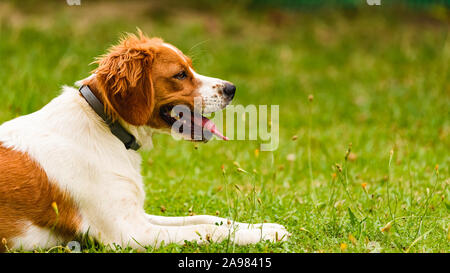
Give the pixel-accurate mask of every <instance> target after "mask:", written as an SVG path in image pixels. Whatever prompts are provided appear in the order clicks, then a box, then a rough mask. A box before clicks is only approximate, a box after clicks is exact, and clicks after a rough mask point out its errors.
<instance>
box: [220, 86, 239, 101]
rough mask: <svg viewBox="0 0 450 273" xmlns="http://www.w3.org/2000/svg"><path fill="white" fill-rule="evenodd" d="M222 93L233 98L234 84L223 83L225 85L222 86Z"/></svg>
mask: <svg viewBox="0 0 450 273" xmlns="http://www.w3.org/2000/svg"><path fill="white" fill-rule="evenodd" d="M223 93H225V95H226V96H227V97H229V98H230V99H232V98H234V93H236V86H234V84H231V83H225V86H224V88H223Z"/></svg>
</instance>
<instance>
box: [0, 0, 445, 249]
mask: <svg viewBox="0 0 450 273" xmlns="http://www.w3.org/2000/svg"><path fill="white" fill-rule="evenodd" d="M153 2H154V3H153ZM153 2H150V3H147V2H127V3H120V2H110V3H105V2H89V3H88V1H84V0H82V2H81V6H68V5H66V4H65V3H64V1H62V3H60V4H57V3H56V2H51V3H47V4H44V3H43V2H42V1H39V2H36V1H34V2H33V1H31V2H30V3H28V4H25V5H21V4H20V2H19V1H16V2H2V3H0V61H1V63H0V64H1V65H0V83H1V85H0V123H2V122H4V121H7V120H9V119H12V118H14V117H16V116H19V115H24V114H27V113H30V112H33V111H36V110H38V109H40V108H41V107H42V106H44V105H45V104H46V103H48V102H49V101H50V100H51V99H52V98H53V97H55V96H56V95H58V94H59V92H60V90H61V86H62V85H73V83H74V82H75V81H77V80H79V79H82V78H85V77H86V76H87V75H88V74H89V72H90V71H91V70H93V69H94V68H95V66H94V65H89V63H91V62H92V61H93V60H94V57H96V56H98V55H101V54H103V53H104V52H105V50H106V49H107V48H108V47H109V46H110V45H111V44H113V43H115V42H117V40H118V38H119V37H120V35H121V34H122V33H124V32H135V31H136V27H139V28H140V29H142V30H143V31H144V32H145V33H147V34H149V35H152V36H160V37H162V38H164V39H165V40H166V41H168V42H170V43H172V44H174V45H176V46H177V47H179V48H180V49H181V50H183V51H184V52H186V53H187V55H190V56H191V57H192V58H193V60H194V67H195V68H196V70H197V71H198V72H199V73H201V74H205V75H210V76H214V77H218V78H222V79H227V80H229V81H231V82H233V83H235V85H236V86H237V94H236V97H235V100H234V104H242V105H249V104H254V105H279V109H280V112H279V128H280V129H279V136H280V142H279V147H278V149H277V150H275V151H273V152H266V151H260V150H259V149H260V144H261V143H262V142H263V141H262V140H259V141H228V142H224V141H219V140H213V141H211V142H209V143H207V144H195V143H191V142H185V141H175V140H173V139H172V138H171V137H170V136H168V135H157V136H155V138H154V140H153V141H154V149H153V150H151V151H143V152H142V156H143V164H142V174H143V176H144V183H145V189H146V192H147V198H146V203H145V209H146V211H147V212H148V213H151V214H158V215H165V216H175V215H176V216H188V215H193V214H195V215H200V214H210V215H216V214H217V215H219V216H221V217H230V218H232V219H236V220H238V221H241V222H262V221H267V222H276V223H279V224H282V225H285V226H286V227H287V229H288V230H289V231H290V232H291V233H292V237H291V238H290V239H289V240H288V241H286V242H280V243H269V242H260V243H258V244H256V245H250V246H235V245H233V244H232V243H229V242H223V243H211V244H203V245H197V244H195V243H190V242H187V243H186V244H185V245H183V246H179V245H174V244H169V245H165V246H162V247H160V248H157V249H154V248H152V247H148V251H149V252H446V253H448V252H449V250H450V217H449V210H450V200H449V198H450V191H449V187H448V186H449V184H450V169H449V165H450V73H449V63H450V39H449V38H448V30H449V25H450V23H449V22H450V12H449V10H446V9H445V8H443V7H439V6H434V7H433V6H432V7H429V8H427V9H421V10H410V9H406V8H395V9H394V8H390V7H383V6H381V7H370V6H365V7H360V8H356V9H355V8H348V9H331V8H323V9H318V10H316V9H314V8H310V9H307V10H302V9H293V8H289V7H288V8H276V9H275V8H271V9H269V8H264V7H252V8H249V7H248V6H244V5H243V4H241V5H234V4H226V3H222V2H221V3H218V4H215V5H206V6H200V5H196V4H186V3H184V4H181V3H178V4H176V5H168V4H163V3H162V2H164V1H160V2H161V3H159V4H158V3H157V2H156V1H153ZM172 2H173V1H172ZM105 164H107V163H105ZM242 170H243V171H242ZM85 239H86V240H84V242H83V244H82V248H83V251H85V252H129V251H133V250H131V249H118V248H114V247H113V246H102V245H99V244H97V243H93V242H92V241H91V240H89V238H85ZM37 251H51V252H58V251H63V249H61V248H54V249H51V250H42V249H41V250H37Z"/></svg>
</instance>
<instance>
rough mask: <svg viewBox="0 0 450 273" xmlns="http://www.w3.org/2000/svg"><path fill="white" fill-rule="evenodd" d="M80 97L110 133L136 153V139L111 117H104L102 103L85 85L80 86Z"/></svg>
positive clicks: (137, 146)
mask: <svg viewBox="0 0 450 273" xmlns="http://www.w3.org/2000/svg"><path fill="white" fill-rule="evenodd" d="M79 91H80V93H81V95H82V96H83V97H84V99H85V100H86V101H87V102H88V104H89V105H90V106H91V108H92V109H93V110H94V111H95V113H97V115H99V116H100V117H101V118H102V119H103V120H104V121H105V123H106V124H107V125H108V127H109V129H110V130H111V133H112V134H113V135H115V136H116V137H117V138H118V139H119V140H120V141H122V142H123V144H124V145H125V147H126V148H127V150H128V149H132V150H135V151H137V150H138V149H139V148H140V147H141V146H140V145H139V144H138V143H137V141H136V138H135V137H134V136H133V135H132V134H130V133H129V132H128V131H127V130H125V128H123V126H122V125H121V124H120V123H119V122H118V121H113V120H112V119H111V117H109V116H108V115H106V113H105V111H104V106H103V103H102V102H101V101H100V100H99V99H98V98H97V97H96V96H95V95H94V93H92V91H91V89H89V87H88V86H87V85H82V86H81V87H80V89H79Z"/></svg>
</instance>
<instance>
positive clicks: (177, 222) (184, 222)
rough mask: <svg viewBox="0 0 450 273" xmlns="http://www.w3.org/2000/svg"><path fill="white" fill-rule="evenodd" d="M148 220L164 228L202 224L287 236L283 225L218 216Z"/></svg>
mask: <svg viewBox="0 0 450 273" xmlns="http://www.w3.org/2000/svg"><path fill="white" fill-rule="evenodd" d="M147 218H148V220H149V221H150V223H152V224H154V225H162V226H189V225H201V224H211V225H220V226H222V225H224V226H228V227H236V228H237V229H261V228H263V229H265V228H272V229H279V230H280V232H279V233H280V234H286V228H285V227H284V226H282V225H279V224H275V223H258V224H250V223H240V222H234V221H232V220H230V219H226V218H221V217H217V216H211V215H195V216H180V217H166V216H158V215H149V214H147Z"/></svg>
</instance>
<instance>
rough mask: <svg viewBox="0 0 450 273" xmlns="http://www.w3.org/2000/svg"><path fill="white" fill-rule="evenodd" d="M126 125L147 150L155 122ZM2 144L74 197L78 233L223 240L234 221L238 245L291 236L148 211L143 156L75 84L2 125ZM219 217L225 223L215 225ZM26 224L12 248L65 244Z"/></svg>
mask: <svg viewBox="0 0 450 273" xmlns="http://www.w3.org/2000/svg"><path fill="white" fill-rule="evenodd" d="M124 125H125V126H126V128H127V129H128V130H130V132H131V133H133V134H134V135H135V136H136V138H137V140H138V141H139V142H140V143H141V144H142V145H143V148H144V149H150V148H151V146H152V145H151V135H152V133H153V132H154V131H153V130H152V129H151V128H149V127H139V128H137V127H133V126H130V125H127V124H124ZM0 142H2V143H3V145H4V146H5V147H10V148H13V149H15V150H18V151H21V152H24V153H27V154H28V155H29V156H30V157H31V158H33V159H34V160H36V162H38V163H39V164H40V165H41V167H42V168H43V170H44V171H45V172H46V173H47V175H48V177H49V179H50V180H51V181H53V182H54V183H56V184H57V186H59V188H60V189H62V190H65V191H67V192H68V193H69V194H70V195H71V197H72V198H73V200H74V201H75V202H76V203H77V205H78V208H79V210H80V214H81V217H82V226H81V229H80V230H79V232H80V233H85V232H87V231H89V235H91V236H93V237H94V238H96V239H98V240H99V241H101V242H103V243H104V244H112V243H116V244H119V245H121V246H128V245H130V246H132V247H141V246H147V245H152V246H158V245H159V244H160V243H161V242H162V241H165V242H166V243H169V242H175V243H183V242H184V240H196V241H198V242H203V241H204V240H205V239H207V238H209V239H211V240H213V241H220V240H223V239H225V238H227V236H228V235H229V234H230V228H232V227H233V228H237V231H236V232H235V233H234V235H233V236H232V239H234V240H235V242H236V243H239V244H248V243H256V242H257V241H259V240H260V239H269V240H272V241H274V240H275V239H276V236H278V238H282V237H284V239H286V236H287V235H288V233H287V232H286V230H285V229H284V228H283V227H282V226H280V225H277V224H264V225H263V226H261V225H259V226H255V227H252V226H249V225H248V224H241V223H236V224H235V225H233V224H231V225H228V224H226V223H227V222H228V221H227V220H226V219H222V218H218V217H213V216H201V217H200V216H195V217H176V218H171V217H160V216H151V215H147V214H146V213H145V211H144V209H143V205H144V197H145V195H144V190H143V183H142V177H141V172H140V164H141V157H140V154H139V153H138V152H136V151H133V150H126V149H125V147H124V145H123V143H122V142H120V140H118V139H117V138H116V137H115V136H114V135H112V133H111V132H110V130H109V128H108V127H107V126H106V124H105V123H104V122H103V121H102V120H101V118H100V117H99V116H98V115H97V114H96V113H95V112H94V111H93V110H92V109H91V107H90V106H89V105H88V104H87V102H86V101H85V100H84V99H83V98H82V97H81V96H80V95H79V92H78V90H77V89H75V88H72V87H64V88H63V92H62V94H61V95H60V96H58V97H56V98H55V99H53V100H52V101H51V102H50V103H48V104H47V105H46V106H45V107H43V108H42V109H41V110H39V111H37V112H34V113H32V114H29V115H26V116H21V117H18V118H16V119H13V120H11V121H8V122H5V123H4V124H3V125H1V126H0ZM220 221H222V222H223V223H225V224H224V225H222V226H217V225H215V223H216V222H220ZM25 227H26V232H25V233H24V234H22V235H21V236H18V237H16V238H13V240H12V243H13V245H14V247H20V246H22V247H23V248H24V249H33V248H35V247H42V248H46V247H50V246H52V245H55V244H58V243H60V242H59V240H58V238H50V240H49V232H48V231H46V230H44V229H42V228H38V227H36V226H33V225H30V224H29V223H28V224H27V225H26V226H25ZM198 234H200V235H201V236H199V235H198Z"/></svg>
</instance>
